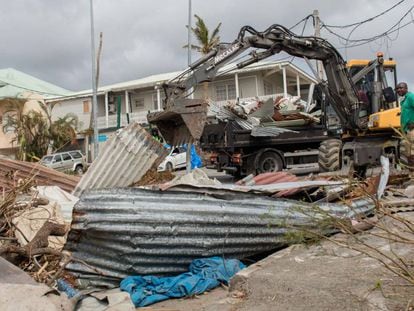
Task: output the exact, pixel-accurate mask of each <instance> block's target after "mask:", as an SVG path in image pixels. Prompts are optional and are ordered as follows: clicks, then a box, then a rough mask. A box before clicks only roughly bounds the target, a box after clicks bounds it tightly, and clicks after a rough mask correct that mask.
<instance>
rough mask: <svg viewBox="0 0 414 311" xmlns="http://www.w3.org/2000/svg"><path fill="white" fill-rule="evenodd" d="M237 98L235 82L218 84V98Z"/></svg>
mask: <svg viewBox="0 0 414 311" xmlns="http://www.w3.org/2000/svg"><path fill="white" fill-rule="evenodd" d="M235 98H236V85H235V84H222V85H216V100H218V101H220V100H228V99H235Z"/></svg>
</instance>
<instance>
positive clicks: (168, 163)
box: [165, 162, 174, 172]
mask: <svg viewBox="0 0 414 311" xmlns="http://www.w3.org/2000/svg"><path fill="white" fill-rule="evenodd" d="M165 170H166V171H168V172H172V171H173V170H174V169H173V165H172V163H171V162H167V164H165Z"/></svg>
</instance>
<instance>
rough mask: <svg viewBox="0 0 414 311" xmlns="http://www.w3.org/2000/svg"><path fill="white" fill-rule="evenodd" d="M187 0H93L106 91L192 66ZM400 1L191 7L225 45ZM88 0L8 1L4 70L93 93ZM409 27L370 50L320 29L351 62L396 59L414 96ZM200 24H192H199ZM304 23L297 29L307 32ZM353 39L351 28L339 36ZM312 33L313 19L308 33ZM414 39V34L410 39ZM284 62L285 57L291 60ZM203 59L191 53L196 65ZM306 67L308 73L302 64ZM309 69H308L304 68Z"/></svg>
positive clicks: (197, 1)
mask: <svg viewBox="0 0 414 311" xmlns="http://www.w3.org/2000/svg"><path fill="white" fill-rule="evenodd" d="M188 2H189V1H188V0H174V1H173V0H170V1H167V0H158V1H154V0H152V1H149V0H116V1H115V0H94V18H95V37H96V39H95V43H96V46H97V45H98V42H99V40H98V36H99V32H103V51H102V57H101V71H100V85H108V84H112V83H116V82H122V81H128V80H133V79H138V78H141V77H145V76H148V75H152V74H158V73H163V72H170V71H176V70H181V69H184V68H185V67H186V64H187V50H186V49H184V48H182V47H183V45H185V44H186V42H187V30H186V27H185V25H186V24H187V22H188ZM397 2H399V1H398V0H393V1H392V0H346V1H344V0H331V1H328V0H319V1H310V0H300V1H299V0H297V1H295V0H291V1H282V0H273V1H272V0H255V1H251V0H250V1H245V0H237V1H236V0H192V12H193V14H198V15H199V16H201V17H202V18H203V19H204V20H205V22H206V24H207V25H208V26H209V28H210V29H213V28H214V27H215V26H216V25H217V24H218V23H219V22H222V27H221V32H220V35H221V40H222V41H225V42H231V41H233V40H234V39H235V38H236V36H237V34H238V32H239V29H240V28H241V27H242V26H244V25H250V26H253V27H254V28H256V29H257V30H259V31H262V30H264V29H266V28H267V27H268V26H270V25H272V24H281V25H284V26H286V27H291V26H293V25H295V24H296V23H297V22H298V21H300V20H301V19H303V18H304V17H305V16H307V15H309V14H312V12H313V10H315V9H318V10H319V13H320V18H321V20H322V21H323V22H324V23H325V24H327V25H347V24H350V23H354V22H359V21H362V20H365V19H367V18H369V17H373V16H375V15H377V14H379V13H381V12H382V11H384V10H386V9H388V8H390V7H391V6H392V5H394V4H396V3H397ZM89 3H90V2H89V0H70V1H68V0H65V1H64V0H37V1H36V0H31V1H23V0H13V1H2V8H1V11H0V20H1V23H2V30H1V31H0V42H1V48H0V68H9V67H11V68H15V69H17V70H20V71H23V72H25V73H27V74H30V75H33V76H35V77H37V78H40V79H42V80H45V81H48V82H51V83H54V84H56V85H58V86H60V87H63V88H66V89H69V90H73V91H78V90H83V89H90V88H91V43H90V10H89ZM413 5H414V1H413V0H406V1H404V2H403V3H401V4H400V5H398V6H397V7H396V8H394V9H393V10H391V11H390V12H389V13H387V14H384V15H383V16H381V17H379V18H376V19H375V20H373V21H371V22H368V23H366V24H363V25H361V26H360V27H358V28H357V29H356V30H355V31H354V32H353V33H352V35H351V36H350V38H351V39H354V40H357V39H362V38H370V37H373V36H375V35H378V34H380V33H383V32H385V31H386V30H388V29H389V28H390V27H392V26H393V25H394V24H396V23H397V22H398V21H399V20H400V18H402V16H403V15H404V14H405V13H407V12H408V11H409V10H410V9H411V7H412V6H413ZM410 21H411V24H409V25H408V26H406V27H404V28H403V29H401V30H400V31H399V32H394V33H392V34H391V35H390V36H389V37H387V38H385V37H382V38H381V39H378V40H376V41H374V42H371V43H370V44H365V45H362V46H360V47H354V48H348V49H344V48H343V47H344V44H345V42H343V41H341V40H339V39H338V38H337V37H334V36H333V35H331V34H330V33H329V32H328V31H327V30H326V29H322V31H321V36H322V37H324V38H327V39H328V40H329V41H330V42H331V43H332V44H333V45H334V46H335V47H337V48H338V49H339V51H340V52H341V54H342V55H343V57H344V58H345V59H351V58H374V57H375V53H376V52H377V51H383V52H384V53H385V56H386V57H393V58H394V59H395V60H397V62H398V65H399V69H398V75H399V80H401V81H402V80H404V81H407V82H408V83H409V88H410V87H411V88H412V89H414V78H413V76H414V61H413V55H414V44H413V40H412V33H413V30H414V24H413V23H412V21H413V15H411V14H408V16H407V17H405V19H404V20H403V21H402V23H401V25H404V24H406V23H408V22H410ZM193 22H194V18H193ZM303 27H304V23H301V24H300V25H298V26H297V27H295V28H294V29H293V31H295V32H296V33H298V34H301V33H302V30H303ZM333 30H334V31H335V32H337V33H339V34H341V35H343V36H345V37H347V36H348V35H349V32H350V30H352V28H347V29H338V28H335V29H333ZM312 33H313V26H312V22H311V20H308V22H307V24H306V28H305V30H304V34H305V35H311V34H312ZM410 33H411V35H410ZM285 56H286V55H280V56H279V57H280V58H282V57H285ZM198 57H199V56H198V55H197V53H196V52H194V53H193V55H192V59H193V60H195V59H196V58H198ZM300 66H303V65H302V63H300ZM304 69H305V70H306V68H304Z"/></svg>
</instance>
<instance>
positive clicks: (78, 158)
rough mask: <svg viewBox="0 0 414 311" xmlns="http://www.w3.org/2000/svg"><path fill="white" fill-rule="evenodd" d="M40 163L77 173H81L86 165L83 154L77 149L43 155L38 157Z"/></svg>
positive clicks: (58, 169)
mask: <svg viewBox="0 0 414 311" xmlns="http://www.w3.org/2000/svg"><path fill="white" fill-rule="evenodd" d="M40 164H42V165H44V166H47V167H50V168H53V169H55V170H57V171H61V172H67V171H71V172H75V173H76V174H78V175H82V174H83V172H84V171H85V170H86V167H87V166H86V160H85V156H84V155H83V154H82V153H81V152H80V151H79V150H73V151H65V152H59V153H54V154H49V155H45V156H44V157H43V158H41V159H40Z"/></svg>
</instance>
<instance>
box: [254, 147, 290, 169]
mask: <svg viewBox="0 0 414 311" xmlns="http://www.w3.org/2000/svg"><path fill="white" fill-rule="evenodd" d="M282 168H283V162H282V159H281V158H280V156H279V155H278V154H277V153H275V152H271V151H267V152H265V153H263V154H262V155H261V156H260V158H259V161H258V166H257V168H256V170H257V172H258V173H259V174H261V173H266V172H277V171H281V170H282Z"/></svg>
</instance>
